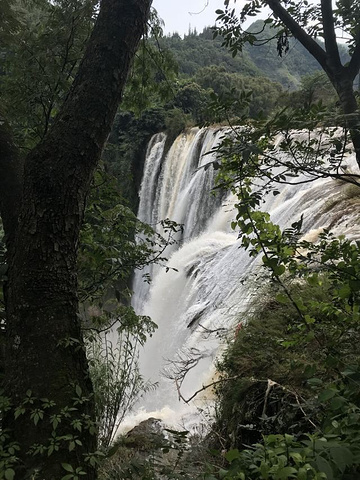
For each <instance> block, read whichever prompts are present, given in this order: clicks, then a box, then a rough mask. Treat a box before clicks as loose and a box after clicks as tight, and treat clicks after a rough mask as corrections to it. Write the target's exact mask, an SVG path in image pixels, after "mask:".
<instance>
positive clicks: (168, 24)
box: [153, 0, 239, 34]
mask: <svg viewBox="0 0 360 480" xmlns="http://www.w3.org/2000/svg"><path fill="white" fill-rule="evenodd" d="M238 3H239V2H238ZM153 7H155V8H156V10H157V11H158V13H159V15H160V17H161V18H162V19H163V20H164V22H165V28H164V30H165V33H173V32H178V33H180V34H183V33H187V32H188V30H189V25H190V26H191V28H192V29H194V28H195V27H196V29H197V30H198V31H200V32H201V31H202V29H203V28H204V27H205V26H209V25H210V26H211V25H214V23H215V18H216V13H215V10H217V9H218V8H221V9H222V8H223V7H224V1H223V0H153Z"/></svg>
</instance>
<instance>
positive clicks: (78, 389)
mask: <svg viewBox="0 0 360 480" xmlns="http://www.w3.org/2000/svg"><path fill="white" fill-rule="evenodd" d="M75 391H76V395H77V396H78V397H81V394H82V390H81V387H80V385H76V387H75Z"/></svg>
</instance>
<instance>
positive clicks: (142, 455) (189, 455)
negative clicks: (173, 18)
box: [0, 0, 360, 480]
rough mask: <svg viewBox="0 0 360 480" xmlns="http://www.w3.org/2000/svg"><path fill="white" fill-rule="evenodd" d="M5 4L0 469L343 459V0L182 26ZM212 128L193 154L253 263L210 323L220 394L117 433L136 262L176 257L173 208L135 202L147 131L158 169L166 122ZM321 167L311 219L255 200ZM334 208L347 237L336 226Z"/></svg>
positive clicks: (312, 469) (352, 395)
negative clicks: (325, 223) (242, 299)
mask: <svg viewBox="0 0 360 480" xmlns="http://www.w3.org/2000/svg"><path fill="white" fill-rule="evenodd" d="M265 5H268V6H269V7H270V9H271V11H272V16H270V17H269V18H268V20H267V21H265V22H264V21H255V22H254V23H252V25H251V26H250V27H249V28H247V29H246V30H244V29H243V27H242V25H243V21H244V20H245V19H246V18H248V17H250V18H251V17H254V16H255V14H256V13H257V12H258V9H259V8H263V7H264V6H265ZM0 9H1V13H2V17H3V19H2V20H1V22H0V41H1V42H0V43H1V45H0V95H1V99H2V102H1V109H0V213H1V227H0V281H1V287H2V289H1V290H2V291H1V294H0V334H1V335H0V375H1V377H0V421H1V425H0V478H4V479H5V480H14V479H15V480H17V479H19V480H22V479H34V480H35V479H44V480H45V479H46V480H78V479H79V478H81V477H84V478H89V479H95V478H100V479H101V480H112V479H114V480H115V479H134V480H135V479H149V480H151V479H171V478H173V479H189V480H192V479H196V478H198V479H199V480H200V479H208V480H218V479H227V480H232V479H234V480H235V479H240V480H247V479H250V480H256V479H264V480H266V479H271V480H281V479H288V478H296V479H299V480H313V479H314V480H315V479H316V480H320V479H328V480H331V479H335V480H337V479H339V480H340V479H344V480H355V479H357V478H358V477H359V473H360V449H359V439H360V430H359V420H360V400H359V399H360V352H359V333H360V325H359V319H360V313H359V312H360V310H359V304H360V268H359V258H360V243H359V239H358V238H357V235H356V222H357V221H358V220H356V219H358V214H359V193H358V192H359V190H358V189H359V185H360V182H359V175H358V166H359V165H360V128H359V124H360V121H359V107H358V101H359V96H358V92H357V91H356V87H357V82H356V78H357V75H358V74H359V68H360V42H359V38H360V35H359V25H360V6H359V2H357V1H351V2H347V1H343V0H339V2H337V7H336V8H335V7H333V6H332V3H331V2H330V1H326V0H325V1H322V2H315V3H314V5H313V4H309V3H308V2H301V5H299V4H298V2H294V1H292V0H290V1H288V2H281V1H280V0H271V1H270V0H269V1H265V0H264V1H260V2H250V1H249V2H245V6H244V7H243V9H240V10H239V11H238V12H237V13H236V12H235V10H232V9H230V8H229V2H228V1H225V2H224V8H223V9H222V10H219V11H218V24H217V27H216V28H215V27H214V28H205V29H204V30H203V32H201V33H198V32H196V31H189V32H188V34H187V35H185V36H184V37H183V38H182V37H180V36H179V35H177V34H173V35H168V36H164V35H163V34H162V29H161V20H160V19H159V18H158V16H157V14H156V12H155V11H154V10H152V9H151V1H149V0H102V1H100V2H98V1H97V0H54V1H48V0H36V1H29V0H0ZM336 28H341V29H342V30H343V31H345V32H346V33H347V38H348V41H347V44H346V45H345V44H340V45H338V44H337V42H336ZM192 127H197V129H195V130H190V129H191V128H192ZM211 129H213V130H211ZM225 131H226V132H227V134H226V135H223V137H221V141H220V142H219V143H217V144H216V145H214V146H213V150H212V152H211V153H212V154H213V155H214V157H211V158H212V160H211V161H210V162H209V163H208V164H207V165H206V166H200V167H198V168H197V169H195V171H197V170H202V171H211V172H212V173H213V174H214V177H213V178H214V183H213V184H212V192H211V193H210V194H209V195H212V196H215V195H218V197H217V200H216V204H217V205H219V204H221V203H222V201H223V199H225V198H227V197H226V196H227V195H228V194H229V195H230V194H231V195H232V198H235V201H233V203H232V205H233V212H234V215H233V218H232V220H231V223H230V226H231V230H232V234H233V236H234V238H236V241H237V242H238V243H237V244H236V249H237V250H240V249H241V250H242V251H245V252H246V256H247V257H250V258H251V259H258V260H259V264H261V274H255V275H254V276H253V277H252V281H253V282H254V288H253V292H255V293H253V294H252V302H250V303H249V305H248V308H247V310H246V312H243V313H242V314H241V315H239V316H237V317H236V318H231V320H230V319H229V322H228V324H227V325H226V328H222V329H221V332H220V330H217V329H216V330H214V331H213V332H212V331H210V330H209V331H205V334H207V335H211V334H214V333H215V335H216V336H217V338H220V339H221V343H222V345H223V350H222V354H221V356H218V357H217V360H216V374H215V375H214V376H213V377H212V379H211V381H210V383H209V384H208V385H203V386H202V387H201V388H200V390H199V391H197V392H195V393H194V397H196V396H197V395H198V394H199V393H201V392H203V391H204V390H208V391H210V392H211V396H212V401H213V403H214V404H215V407H214V411H213V412H212V416H211V418H210V421H209V422H208V425H207V430H206V431H205V432H202V433H201V434H200V433H194V432H190V431H188V430H184V429H182V430H175V429H172V428H171V429H169V428H168V426H167V425H165V424H162V423H161V422H160V421H158V420H157V419H153V418H149V419H148V420H147V421H145V422H143V423H142V424H140V425H139V426H138V427H136V428H135V429H133V430H132V431H131V432H130V433H128V434H127V435H125V436H118V435H117V431H118V427H119V425H120V424H121V422H122V421H123V419H124V418H125V417H126V415H128V414H129V412H130V411H131V409H132V407H133V406H134V404H136V402H137V401H139V399H141V397H142V395H144V393H146V392H149V391H152V390H154V389H156V385H155V384H153V383H151V382H149V381H148V380H147V378H143V375H142V373H141V371H140V368H139V360H138V351H139V348H140V347H142V346H144V345H145V344H146V341H147V339H149V338H150V337H152V336H153V334H154V332H155V331H156V329H157V325H156V324H155V323H154V321H153V319H152V318H150V317H148V316H146V315H140V314H138V312H136V311H135V310H134V308H133V306H132V304H131V296H132V293H133V292H132V288H133V278H134V272H136V271H142V272H145V273H144V278H143V279H144V281H145V282H150V281H151V278H150V277H151V275H150V274H149V273H147V272H149V271H150V272H151V270H147V268H148V267H149V266H152V265H156V268H157V269H158V270H162V269H163V270H164V271H166V272H167V271H169V270H172V272H173V273H174V274H176V273H178V270H177V269H176V268H172V267H171V265H170V266H169V265H168V264H167V258H166V257H167V251H169V250H166V249H167V248H168V247H173V250H175V249H176V248H179V247H180V246H182V244H183V243H186V242H185V240H184V239H185V238H186V232H185V236H184V235H183V234H184V232H183V225H181V224H179V223H178V222H176V221H174V219H173V218H161V219H158V220H159V221H158V222H157V224H156V225H155V224H151V225H150V224H147V223H145V222H144V221H142V220H139V219H138V218H137V217H136V212H137V209H138V206H139V189H140V185H141V180H142V175H143V171H144V162H145V157H146V153H147V146H148V144H149V141H150V139H151V138H152V137H153V135H154V134H156V133H159V132H164V133H165V136H163V137H161V139H162V140H161V141H159V144H161V145H162V148H163V150H162V153H161V156H160V170H159V171H158V172H157V177H158V179H159V178H162V177H161V175H163V176H165V173H164V170H161V168H162V167H164V165H165V163H164V162H165V158H166V154H167V153H169V152H171V151H172V150H171V149H172V147H173V145H174V144H175V143H176V142H175V139H176V138H177V137H178V135H179V134H181V136H180V139H182V140H183V141H185V140H186V138H187V135H188V134H189V132H190V133H191V132H200V135H203V137H201V138H205V137H206V133H207V132H215V133H214V134H213V136H215V134H217V133H218V132H220V133H222V132H225ZM299 132H300V133H299ZM196 134H197V133H196ZM194 135H195V134H194ZM186 141H187V140H186ZM200 147H201V145H200ZM200 147H199V145H198V147H197V150H199V149H200V150H201V148H200ZM195 150H196V149H195ZM207 153H209V152H207ZM164 169H165V167H164ZM317 181H329V182H331V185H335V187H334V191H335V193H336V195H338V198H335V195H333V196H331V199H330V201H329V202H328V203H326V202H325V204H324V205H323V207H322V208H323V210H322V215H324V216H328V217H329V218H330V219H331V222H330V223H329V228H328V227H326V228H323V229H322V230H321V232H320V233H318V234H317V236H316V239H315V241H312V240H311V239H310V238H309V237H308V236H304V224H306V222H307V220H308V219H306V218H305V219H304V218H303V215H300V216H299V218H294V219H293V221H292V222H290V224H289V225H286V226H285V227H283V228H282V227H280V226H279V225H277V224H276V223H274V222H273V221H272V218H271V217H270V215H269V213H268V212H267V211H262V208H263V205H264V201H265V200H264V199H266V198H273V199H275V200H276V198H282V197H281V195H282V193H281V192H282V190H281V189H282V188H283V187H284V185H285V186H286V187H287V188H290V189H291V187H292V186H294V188H295V187H296V186H298V185H302V184H306V185H307V184H312V182H317ZM326 185H328V184H326ZM326 188H327V187H326ZM219 192H220V193H219ZM287 195H288V197H291V194H290V193H289V194H287ZM189 196H190V194H189ZM154 198H155V197H154ZM283 202H286V198H285V199H284V200H283ZM203 203H204V202H203ZM151 209H153V210H155V204H154V205H152V206H151ZM199 210H200V207H199ZM228 210H229V209H228ZM203 211H204V212H205V211H206V210H205V207H204V210H201V212H200V213H201V215H202V212H203ZM312 211H313V210H312ZM187 213H188V215H189V216H190V212H187ZM199 215H200V214H199ZM201 215H200V216H201ZM314 215H315V216H316V215H317V213H315V214H314ZM319 215H320V213H319ZM343 217H346V222H345V223H346V225H345V226H346V228H348V229H349V228H350V227H348V226H349V225H350V226H351V227H353V226H354V225H355V227H354V233H353V234H352V231H351V232H350V233H351V235H350V236H348V237H346V236H345V235H341V236H335V235H334V234H333V233H332V231H331V227H332V226H333V227H336V228H337V227H339V225H340V226H343V223H342V221H343V220H342V219H343ZM354 219H355V220H354ZM201 220H207V219H201ZM204 223H205V222H204ZM339 228H340V227H339ZM344 228H345V227H344ZM179 239H180V240H179ZM226 248H227V247H226ZM207 253H208V250H207ZM194 265H195V266H194V267H192V268H191V269H189V270H188V271H187V272H185V273H186V275H185V277H186V278H187V279H190V278H192V277H194V278H196V277H197V276H199V277H200V276H201V274H200V273H199V270H198V268H200V267H199V265H200V262H198V263H197V264H196V263H195V264H194ZM238 273H239V278H236V279H235V280H234V279H232V280H231V281H229V282H228V283H231V282H234V283H242V282H245V280H243V279H242V280H240V273H241V272H238ZM179 275H180V274H179ZM164 301H165V300H164ZM214 308H215V311H216V308H217V307H216V306H215V307H214ZM202 315H203V311H202V310H201V311H197V312H196V313H195V314H194V315H193V317H192V318H191V319H190V320H189V319H188V320H189V321H188V323H187V325H186V329H187V331H188V330H191V329H192V328H195V326H196V325H197V324H198V326H199V328H203V327H202V325H201V323H200V320H201V318H202ZM199 319H200V320H199ZM204 330H205V329H204ZM114 332H116V334H115V335H114ZM110 338H112V340H109V339H110ZM209 338H210V337H209ZM209 343H210V341H209ZM186 361H187V362H188V363H185V366H184V365H183V364H180V367H179V368H180V371H181V375H183V376H181V375H180V377H176V376H175V377H174V378H172V379H173V380H174V382H175V387H176V389H177V392H178V396H179V400H181V401H183V402H184V403H190V400H187V399H186V398H184V396H183V394H182V392H181V383H182V381H183V380H184V378H185V376H186V375H187V374H188V372H189V371H190V370H191V368H192V367H191V365H192V363H193V364H194V365H195V366H196V364H197V363H198V361H199V360H197V359H196V357H195V358H190V359H189V358H187V359H186ZM189 365H190V367H189ZM184 372H185V373H184ZM179 378H181V380H179ZM175 387H174V388H175Z"/></svg>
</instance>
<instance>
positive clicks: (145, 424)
mask: <svg viewBox="0 0 360 480" xmlns="http://www.w3.org/2000/svg"><path fill="white" fill-rule="evenodd" d="M164 428H165V425H164V423H163V422H162V421H161V420H159V419H158V418H153V417H150V418H148V419H147V420H144V421H142V422H140V423H139V425H136V427H134V428H133V429H131V430H130V431H129V432H128V433H127V434H126V436H125V443H126V446H127V447H128V448H136V449H137V450H139V451H143V452H144V451H148V450H153V449H154V448H159V447H160V446H161V445H162V444H164V441H165V436H164V434H163V431H164Z"/></svg>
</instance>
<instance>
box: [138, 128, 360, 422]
mask: <svg viewBox="0 0 360 480" xmlns="http://www.w3.org/2000/svg"><path fill="white" fill-rule="evenodd" d="M224 134H226V131H225V130H224V129H221V128H208V129H196V128H194V129H191V130H189V131H188V132H186V133H184V134H182V135H180V136H179V137H178V138H177V139H176V140H175V142H174V143H173V145H172V146H171V148H170V150H169V151H168V152H167V153H165V152H164V146H165V136H164V135H163V134H159V135H156V136H155V137H153V139H152V141H151V142H150V144H149V148H148V151H147V158H146V163H145V168H144V176H143V181H142V185H141V191H140V207H139V218H140V219H141V220H142V221H144V222H148V223H151V224H153V225H154V224H156V223H157V222H158V221H159V220H161V219H163V218H167V217H168V218H170V219H172V220H175V221H177V222H179V223H182V224H184V232H183V234H182V235H180V236H179V238H178V241H179V243H178V244H177V246H172V247H171V248H170V249H169V251H167V252H166V254H167V256H168V257H169V260H168V266H169V267H171V269H170V270H168V271H166V270H165V269H153V271H152V276H153V281H152V284H151V287H150V290H149V291H147V290H146V288H143V287H142V286H141V284H142V282H141V274H137V277H136V279H135V282H134V285H135V287H134V289H135V304H136V306H137V307H136V308H138V313H141V314H146V315H149V316H150V317H151V318H152V319H153V320H154V321H155V322H156V323H157V325H158V330H157V331H156V332H155V334H154V335H153V337H152V338H150V339H149V340H148V342H147V344H146V345H145V348H144V349H143V350H142V351H141V352H140V367H141V372H142V374H143V376H144V377H145V378H146V379H148V378H149V379H151V380H152V381H154V382H158V384H159V386H158V388H157V389H156V391H154V392H151V393H150V394H148V395H147V396H145V398H144V399H143V400H142V401H141V402H140V403H141V405H140V406H139V410H138V411H137V412H135V413H134V416H135V418H136V419H137V420H138V421H141V420H142V419H144V418H148V417H150V416H155V417H158V418H159V417H161V418H164V419H165V421H166V422H167V423H172V424H173V425H176V424H177V422H181V423H182V424H183V426H184V425H185V426H188V425H189V424H190V423H191V422H193V420H194V415H195V416H196V415H197V413H196V410H195V407H202V406H203V404H204V402H205V400H206V398H205V397H206V395H208V396H209V395H210V396H211V393H210V392H203V393H202V394H200V395H197V396H196V397H195V399H194V401H193V402H190V403H189V405H188V404H186V403H184V402H183V401H180V400H179V392H180V393H181V395H182V397H183V398H185V399H187V398H189V397H191V396H192V395H193V393H194V392H195V391H197V390H199V389H201V387H202V385H203V384H207V383H209V382H211V380H212V378H214V375H215V367H214V360H215V358H216V355H217V353H218V350H219V345H220V343H221V342H220V338H221V333H222V332H224V331H228V330H231V329H233V328H234V326H235V325H236V324H237V323H239V322H240V321H241V319H242V315H243V312H245V311H246V309H247V306H248V305H249V300H250V299H251V296H252V295H254V294H256V291H254V288H253V287H252V284H253V280H252V279H253V277H254V274H255V273H256V272H261V271H262V267H261V266H260V264H259V260H258V259H256V258H255V259H254V258H250V257H249V254H248V252H246V251H244V250H243V249H241V248H240V247H239V244H240V241H239V239H238V234H237V233H236V232H233V231H232V230H231V228H230V223H231V221H232V220H233V218H234V215H235V214H234V206H233V205H234V201H235V199H234V198H232V196H231V195H227V196H224V195H223V196H221V195H218V196H216V195H214V194H212V193H211V190H212V188H213V186H214V171H213V168H212V166H208V168H204V167H205V165H206V164H207V163H210V162H211V161H212V160H214V154H213V153H209V152H211V151H212V149H213V148H214V147H216V146H217V145H218V144H219V142H220V141H221V139H222V137H223V136H224ZM351 162H354V156H353V155H352V156H350V157H349V158H348V159H347V164H351ZM279 191H280V193H279V195H277V196H273V195H268V196H267V197H265V198H264V204H263V205H262V207H261V209H262V210H264V211H268V212H269V213H270V215H271V219H272V221H273V222H275V223H278V224H279V225H280V226H281V227H282V228H284V227H286V226H289V225H290V224H291V223H293V222H294V221H296V220H298V219H299V218H300V216H301V215H303V217H304V222H303V230H304V232H305V233H306V232H307V235H308V236H309V238H310V237H311V236H313V237H314V236H316V234H317V233H318V232H319V231H320V230H321V228H322V227H329V226H331V228H332V230H333V231H334V233H335V234H339V233H344V234H347V235H351V236H353V237H359V236H360V227H359V222H358V217H359V215H354V212H353V211H351V209H350V208H349V209H348V211H347V212H344V211H343V210H341V209H342V207H341V202H339V200H340V199H341V196H343V195H344V184H343V183H341V182H339V181H333V180H330V179H317V180H315V181H314V182H311V183H302V184H299V185H283V186H281V187H280V188H279ZM184 366H187V367H193V368H191V369H190V370H189V372H188V374H187V375H186V376H185V379H184V380H183V382H182V383H181V382H179V383H178V385H175V383H174V381H173V380H171V379H169V378H168V377H172V376H173V375H172V371H173V370H174V369H175V370H176V369H178V370H179V369H180V368H184ZM164 373H165V375H164ZM178 373H179V372H178ZM180 383H181V385H180Z"/></svg>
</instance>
